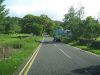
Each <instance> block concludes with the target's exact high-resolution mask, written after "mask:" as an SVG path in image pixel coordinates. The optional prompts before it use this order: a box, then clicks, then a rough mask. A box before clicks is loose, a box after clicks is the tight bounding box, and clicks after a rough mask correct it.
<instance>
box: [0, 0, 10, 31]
mask: <svg viewBox="0 0 100 75" xmlns="http://www.w3.org/2000/svg"><path fill="white" fill-rule="evenodd" d="M3 2H4V0H0V33H4V32H5V31H4V28H5V27H4V23H5V18H6V15H7V14H8V10H7V9H5V5H3Z"/></svg>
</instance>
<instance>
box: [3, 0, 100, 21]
mask: <svg viewBox="0 0 100 75" xmlns="http://www.w3.org/2000/svg"><path fill="white" fill-rule="evenodd" d="M4 4H6V8H8V9H9V10H10V13H9V15H10V16H18V17H23V16H25V15H26V14H33V15H37V16H39V15H41V14H46V15H48V16H49V17H50V18H51V19H53V20H60V21H62V19H63V18H64V14H66V13H67V11H68V9H69V7H70V6H72V5H73V6H75V7H78V6H79V4H81V5H82V6H84V7H85V17H86V16H93V17H97V16H98V14H100V0H5V2H4Z"/></svg>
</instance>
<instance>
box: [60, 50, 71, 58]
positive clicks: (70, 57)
mask: <svg viewBox="0 0 100 75" xmlns="http://www.w3.org/2000/svg"><path fill="white" fill-rule="evenodd" d="M59 50H60V51H61V52H62V53H63V54H64V55H65V56H67V57H68V58H71V57H70V56H69V55H68V54H66V53H65V52H64V51H63V50H62V49H59Z"/></svg>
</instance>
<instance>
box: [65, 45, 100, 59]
mask: <svg viewBox="0 0 100 75" xmlns="http://www.w3.org/2000/svg"><path fill="white" fill-rule="evenodd" d="M66 45H68V46H71V47H73V48H76V49H78V50H80V51H84V52H86V53H88V54H91V55H94V56H97V57H100V55H98V54H95V53H93V52H89V51H86V50H83V49H81V48H78V47H75V46H72V45H69V44H66Z"/></svg>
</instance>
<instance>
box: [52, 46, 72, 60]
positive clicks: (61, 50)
mask: <svg viewBox="0 0 100 75" xmlns="http://www.w3.org/2000/svg"><path fill="white" fill-rule="evenodd" d="M54 46H56V47H57V45H56V44H54ZM57 48H58V47H57ZM58 50H59V51H61V52H62V53H63V54H64V55H65V56H67V57H68V58H71V57H70V56H69V55H68V54H66V53H65V52H64V51H63V50H62V49H60V48H58Z"/></svg>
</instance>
